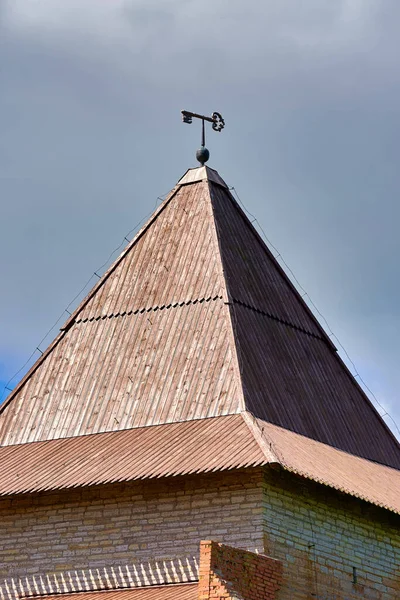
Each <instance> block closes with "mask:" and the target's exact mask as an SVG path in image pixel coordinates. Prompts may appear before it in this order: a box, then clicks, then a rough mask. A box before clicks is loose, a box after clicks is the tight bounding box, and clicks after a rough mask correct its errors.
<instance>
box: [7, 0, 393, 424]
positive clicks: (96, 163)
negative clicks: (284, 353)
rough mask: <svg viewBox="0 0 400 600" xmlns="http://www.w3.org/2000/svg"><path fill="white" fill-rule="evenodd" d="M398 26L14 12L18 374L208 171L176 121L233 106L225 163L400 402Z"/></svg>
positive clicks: (30, 3) (228, 111) (88, 9)
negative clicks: (129, 233)
mask: <svg viewBox="0 0 400 600" xmlns="http://www.w3.org/2000/svg"><path fill="white" fill-rule="evenodd" d="M399 18H400V3H398V1H397V0H336V1H335V2H332V0H304V1H302V2H296V1H294V0H248V1H247V2H243V0H229V1H228V0H204V2H201V3H200V2H198V1H194V0H163V2H160V1H159V0H158V1H155V0H151V1H150V0H147V1H145V0H140V1H139V0H135V1H123V0H113V1H111V0H40V1H39V0H36V1H34V0H3V1H2V0H0V27H1V28H2V31H1V36H0V86H1V89H2V94H1V96H0V121H1V123H0V125H1V131H2V136H1V139H0V194H1V197H2V199H3V198H5V199H6V201H5V202H4V203H3V206H2V222H3V223H6V227H5V228H4V229H3V233H2V235H1V236H0V254H1V255H2V256H3V257H4V256H7V257H8V259H7V260H3V261H2V263H1V265H0V281H1V282H2V294H1V295H0V314H3V315H7V317H6V318H5V319H4V318H3V319H2V322H1V325H2V332H1V336H0V355H1V356H3V357H5V356H7V357H8V358H7V360H3V367H2V368H3V371H4V370H7V371H8V370H9V368H11V367H8V366H5V365H6V363H7V365H10V364H11V362H14V363H15V364H16V363H18V362H19V360H20V359H21V361H20V362H23V360H22V359H23V358H24V357H25V356H27V355H29V353H30V351H31V349H32V348H35V347H36V345H37V343H38V341H39V340H40V338H41V337H42V335H43V332H44V331H46V330H47V329H48V327H49V326H50V325H51V323H52V322H53V321H54V320H55V319H56V318H57V317H58V315H59V313H60V312H61V311H62V310H63V308H64V307H65V306H66V304H68V302H69V300H70V299H71V297H72V296H73V295H74V293H75V292H76V290H77V289H79V288H80V287H81V286H82V284H83V282H84V281H86V279H87V278H88V277H89V276H90V274H91V273H92V272H93V271H94V270H95V269H96V268H97V267H98V265H99V264H101V263H102V262H103V257H104V255H107V254H108V253H109V251H110V250H111V249H112V248H113V247H114V246H116V245H118V243H119V241H120V240H121V239H122V238H123V236H124V234H125V233H126V230H127V229H130V228H131V226H133V225H134V224H135V223H136V222H137V221H139V220H140V219H141V218H142V217H143V216H144V215H145V214H147V213H148V212H149V210H150V208H151V207H153V206H154V202H155V199H156V197H157V196H158V195H159V194H160V193H164V192H166V191H167V190H168V189H169V188H171V187H172V186H173V184H174V183H175V180H176V179H177V178H178V177H179V176H180V175H181V174H182V172H183V171H184V170H185V169H186V168H187V166H190V165H191V164H194V158H193V154H194V150H195V148H196V145H197V144H198V139H199V131H198V129H196V126H195V125H193V126H191V127H188V126H183V125H181V123H180V116H179V110H180V109H182V108H187V109H189V110H204V111H209V112H212V111H213V110H219V111H221V112H222V113H223V115H224V117H225V118H226V122H227V127H226V129H225V130H224V132H223V133H222V134H221V135H218V136H217V135H216V134H213V133H212V132H209V133H208V142H209V145H210V149H211V166H214V167H216V168H218V170H220V172H221V174H222V176H224V177H225V178H226V179H227V180H228V183H231V184H233V185H235V187H236V188H237V189H238V191H239V193H240V195H241V197H242V198H243V200H244V201H245V202H246V204H247V205H248V206H249V208H250V209H251V211H252V212H253V213H255V214H256V215H257V217H258V219H259V221H260V222H262V223H263V226H264V229H265V230H266V231H267V233H268V235H269V237H271V239H272V241H273V242H274V243H276V245H277V246H278V247H279V249H280V251H281V252H282V254H283V255H284V256H285V257H286V259H287V261H288V262H289V264H290V266H291V267H292V268H293V270H294V271H295V273H296V275H297V276H298V278H299V279H300V281H301V282H302V283H303V285H304V286H305V287H306V289H307V291H308V292H309V293H310V295H311V296H312V297H313V299H314V301H315V302H316V304H317V305H318V307H319V308H320V309H321V310H322V312H323V313H324V314H325V315H326V316H327V318H328V321H330V322H331V323H332V324H333V325H332V326H333V329H334V331H335V332H336V333H337V334H338V335H339V337H340V339H341V340H342V341H343V343H344V345H345V346H346V348H348V349H349V351H350V354H351V355H352V356H353V355H354V356H355V359H356V362H357V363H358V362H360V364H361V365H362V368H365V371H366V376H365V379H366V381H367V383H368V375H369V374H370V373H372V372H373V373H374V375H373V376H372V379H373V382H374V384H375V382H376V385H377V389H378V390H379V393H380V394H382V397H384V398H385V402H387V403H391V405H392V406H393V407H395V406H397V405H398V392H397V390H398V389H399V386H400V379H399V377H400V376H399V375H398V374H397V371H398V366H397V363H398V359H399V344H398V341H397V336H396V335H394V334H393V333H392V331H395V329H396V326H397V324H398V323H399V322H400V321H399V319H400V315H399V308H398V307H399V306H400V285H399V283H398V278H397V277H396V276H395V275H394V273H396V272H397V268H398V267H397V257H398V255H399V252H400V242H399V236H398V233H397V229H398V226H397V223H398V221H399V219H400V206H399V203H398V202H397V198H398V195H399V189H400V180H399V175H398V164H397V163H398V160H397V154H398V151H397V146H398V138H399V133H400V132H399V126H398V123H399V122H400V119H399V117H400V114H399V113H400V108H399V107H400V103H399V96H400V73H399V70H398V65H397V62H398V58H397V57H398V53H399V45H400V43H399V38H398V32H397V23H398V19H399ZM128 224H129V225H128ZM49 249H50V251H49ZM3 282H6V284H4V283H3ZM382 323H384V324H385V325H384V326H383V325H382ZM11 358H12V360H11ZM364 365H365V366H364ZM0 371H1V367H0ZM2 377H3V375H2V373H1V372H0V378H2ZM371 387H373V386H371ZM397 410H398V415H399V420H400V407H399V408H398V409H397Z"/></svg>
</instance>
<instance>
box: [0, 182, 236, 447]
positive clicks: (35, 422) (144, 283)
mask: <svg viewBox="0 0 400 600" xmlns="http://www.w3.org/2000/svg"><path fill="white" fill-rule="evenodd" d="M208 173H210V171H205V176H206V177H207V174H208ZM226 298H227V296H226V286H225V282H224V278H223V269H222V264H221V258H220V254H219V251H218V241H217V236H216V231H215V224H214V218H213V214H212V207H211V202H210V194H209V188H208V184H207V180H204V181H203V180H200V181H196V182H195V183H193V184H191V185H178V186H177V187H176V188H175V190H174V191H173V193H172V194H171V195H170V196H169V197H168V198H167V199H166V200H165V201H164V203H163V205H162V206H161V207H160V208H159V209H158V210H157V211H156V213H155V215H154V216H153V217H152V218H151V219H150V221H149V222H148V223H147V225H146V226H145V227H144V228H143V230H142V231H141V232H139V234H138V235H137V236H136V238H135V239H134V240H133V241H132V242H131V244H130V245H129V246H128V247H127V249H126V250H125V251H124V252H123V253H122V255H121V256H120V257H119V259H117V261H116V262H115V263H114V265H113V266H112V267H111V268H110V269H109V271H108V273H107V274H106V275H105V276H104V277H103V278H102V280H101V281H100V282H99V283H98V284H97V286H95V288H94V289H93V290H92V292H91V293H90V294H89V295H88V296H87V298H86V299H85V300H84V301H83V302H82V303H81V305H80V306H79V307H78V309H77V310H76V311H75V313H74V314H73V315H72V317H71V318H70V319H69V321H68V322H67V324H66V325H65V326H64V328H63V331H62V332H61V335H60V336H59V338H58V339H57V340H56V341H55V343H54V344H53V345H52V346H51V347H50V348H49V349H48V351H46V352H45V354H44V355H43V357H41V359H39V361H38V362H37V363H36V365H35V366H34V367H33V369H32V370H31V372H30V373H28V375H27V376H26V377H25V379H24V380H23V381H22V383H21V384H20V385H19V386H18V387H17V388H16V390H14V392H13V393H12V394H11V395H10V397H9V399H8V400H7V401H6V403H5V404H4V405H3V406H2V407H1V408H0V411H1V414H0V444H1V445H6V444H20V443H27V442H33V441H38V440H47V439H56V438H63V437H71V436H77V435H86V434H91V433H98V432H104V431H115V430H121V429H130V428H132V427H140V426H143V425H152V424H156V423H166V422H172V421H183V420H190V419H198V418H202V417H210V416H215V415H224V414H232V413H237V412H238V411H240V410H241V409H242V408H243V393H242V389H241V385H240V376H239V370H238V365H237V361H236V350H235V344H234V342H233V338H232V327H231V322H230V315H229V307H228V306H227V304H226Z"/></svg>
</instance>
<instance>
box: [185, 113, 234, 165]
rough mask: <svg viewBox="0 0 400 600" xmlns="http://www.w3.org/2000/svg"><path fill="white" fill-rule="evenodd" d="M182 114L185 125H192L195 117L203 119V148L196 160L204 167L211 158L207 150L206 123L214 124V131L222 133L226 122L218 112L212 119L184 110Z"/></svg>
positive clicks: (198, 152)
mask: <svg viewBox="0 0 400 600" xmlns="http://www.w3.org/2000/svg"><path fill="white" fill-rule="evenodd" d="M181 113H182V121H183V122H184V123H189V124H190V123H192V121H193V117H194V118H195V119H201V123H202V128H201V147H200V148H199V149H198V150H197V152H196V158H197V160H198V161H199V163H201V164H202V165H204V163H206V162H207V161H208V159H209V158H210V152H209V150H207V148H206V132H205V126H204V121H208V122H209V123H212V128H213V129H214V131H222V130H223V128H224V127H225V121H224V119H223V118H222V116H221V115H220V114H219V113H218V112H213V114H212V115H211V117H206V116H205V115H198V114H197V113H193V112H189V111H188V110H182V111H181Z"/></svg>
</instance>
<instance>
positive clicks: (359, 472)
mask: <svg viewBox="0 0 400 600" xmlns="http://www.w3.org/2000/svg"><path fill="white" fill-rule="evenodd" d="M253 424H254V426H255V427H259V428H260V429H261V431H262V435H263V436H264V437H265V439H266V440H267V441H268V443H270V444H271V447H272V449H273V451H274V452H275V453H276V455H277V456H278V457H279V458H278V460H279V464H280V465H281V467H282V468H283V469H284V470H286V471H288V472H290V473H293V474H295V475H298V476H300V477H302V478H305V479H308V480H310V481H314V482H316V483H318V484H320V485H324V486H325V487H329V488H331V489H334V490H337V491H339V492H341V493H343V494H346V495H349V496H352V497H354V498H358V499H359V500H363V501H365V502H368V503H369V504H371V505H374V506H378V507H380V508H384V509H385V510H389V511H390V512H393V513H395V514H400V471H399V470H397V469H394V468H392V467H389V466H386V465H381V464H378V463H375V462H372V461H369V460H367V459H365V458H361V457H359V456H356V455H352V454H349V453H347V452H344V451H343V450H340V449H337V448H333V447H332V446H329V445H327V444H323V443H322V442H318V441H316V440H313V439H311V438H307V437H305V436H302V435H300V434H297V433H294V432H292V431H289V430H287V429H284V428H281V427H279V426H276V425H272V424H271V423H267V422H266V421H263V420H262V419H257V418H254V417H253ZM328 466H330V469H328ZM350 480H351V483H350V484H349V481H350ZM388 481H390V482H391V483H392V488H393V489H391V490H389V489H388V491H386V492H385V486H384V484H385V483H386V485H387V484H388ZM388 487H389V486H388ZM397 490H398V491H397ZM388 495H389V498H390V500H389V498H388Z"/></svg>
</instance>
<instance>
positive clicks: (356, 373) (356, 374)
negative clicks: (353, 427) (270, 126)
mask: <svg viewBox="0 0 400 600" xmlns="http://www.w3.org/2000/svg"><path fill="white" fill-rule="evenodd" d="M229 189H230V190H231V191H233V192H234V193H235V196H236V198H237V200H238V202H239V204H240V205H241V206H242V208H243V210H244V211H245V212H246V213H247V214H248V215H249V216H250V217H251V219H252V221H251V223H257V226H258V228H259V230H260V231H261V233H262V236H263V238H264V241H265V242H266V243H267V244H268V245H269V247H270V248H272V249H273V250H275V252H276V255H275V256H274V258H275V260H277V259H280V260H281V262H282V263H283V264H284V266H285V267H286V269H287V270H288V271H289V273H290V274H291V275H292V277H293V279H294V281H295V282H296V283H297V285H298V287H299V288H300V289H301V290H302V291H303V294H302V298H305V297H306V296H307V298H308V300H309V302H310V304H311V305H312V306H313V308H314V309H315V310H316V312H317V313H318V315H319V316H320V317H321V319H322V320H323V321H324V323H325V325H326V327H327V329H328V332H329V337H333V338H335V340H336V342H337V343H338V345H339V346H340V348H341V349H342V351H343V352H344V354H345V356H346V357H347V359H348V361H349V362H350V364H351V365H352V367H353V369H354V373H352V375H353V377H354V378H358V379H359V380H360V382H361V383H362V384H363V386H364V388H365V389H366V390H367V391H368V392H369V394H370V395H371V396H372V398H373V399H374V400H375V402H376V404H377V405H378V406H379V407H380V409H381V410H382V411H383V414H381V415H380V416H381V418H382V419H383V418H384V417H388V418H389V419H390V420H391V421H392V423H393V425H394V426H395V428H396V430H397V432H398V434H399V436H400V428H399V426H398V425H397V423H396V421H395V420H394V418H393V417H392V415H391V414H390V413H389V412H388V411H387V410H386V408H385V407H384V406H383V405H382V404H381V403H380V402H379V400H378V399H377V397H376V396H375V394H374V393H373V391H372V390H371V388H370V387H369V386H368V385H367V384H366V383H365V381H364V379H363V378H362V376H361V375H360V372H359V370H358V369H357V366H356V364H355V363H354V361H353V360H352V358H351V357H350V355H349V353H348V352H347V350H346V348H345V347H344V346H343V344H342V343H341V341H340V340H339V338H338V337H337V335H336V334H335V333H334V331H333V330H332V328H331V326H330V325H329V323H328V321H327V320H326V318H325V316H324V315H323V314H322V313H321V311H320V310H319V309H318V307H317V306H316V304H315V303H314V301H313V300H312V298H311V297H310V295H309V293H308V292H307V290H306V289H305V288H304V287H303V286H302V285H301V283H300V281H299V280H298V279H297V277H296V275H295V274H294V273H293V271H292V269H291V268H290V267H289V265H288V264H287V262H286V261H285V259H284V258H283V256H282V254H281V253H280V252H279V250H278V248H277V247H276V246H275V245H274V244H273V243H272V242H271V241H270V239H269V238H268V236H267V234H266V233H265V231H264V229H263V228H262V226H261V224H260V223H259V221H258V219H257V217H255V216H254V215H253V214H252V213H251V212H250V211H249V210H248V209H247V208H246V206H245V205H244V203H243V202H242V200H241V199H240V197H239V194H238V193H237V191H236V189H235V187H234V186H230V187H229Z"/></svg>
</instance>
